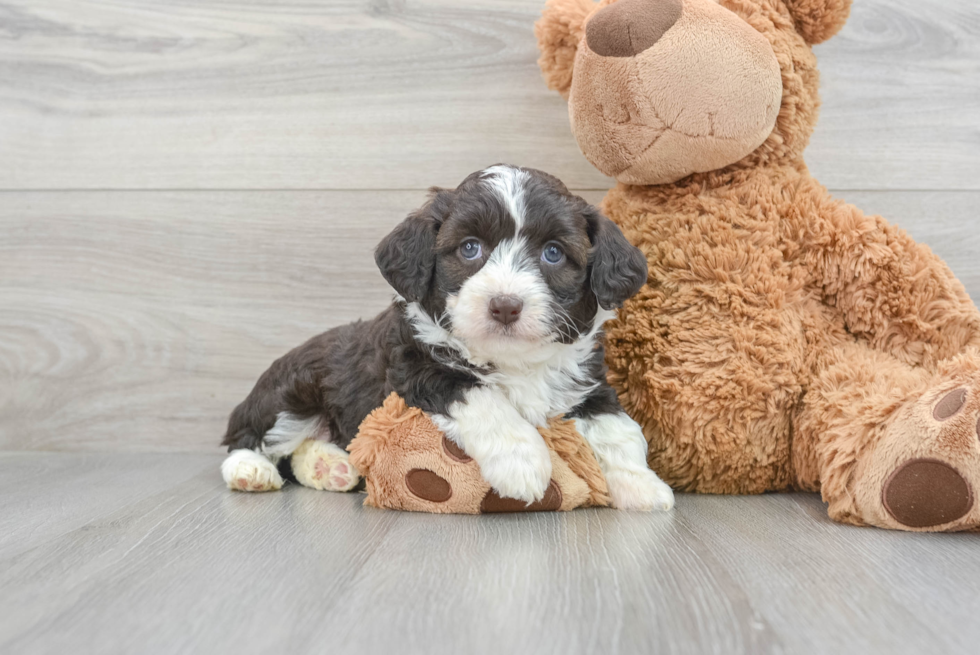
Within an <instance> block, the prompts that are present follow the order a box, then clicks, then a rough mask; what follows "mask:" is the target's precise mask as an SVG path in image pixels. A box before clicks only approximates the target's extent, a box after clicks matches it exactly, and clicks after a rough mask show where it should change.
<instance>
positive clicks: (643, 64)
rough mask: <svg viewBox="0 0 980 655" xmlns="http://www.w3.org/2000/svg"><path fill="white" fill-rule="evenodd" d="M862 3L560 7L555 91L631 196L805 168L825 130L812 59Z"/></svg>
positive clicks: (544, 29) (626, 0) (604, 1)
mask: <svg viewBox="0 0 980 655" xmlns="http://www.w3.org/2000/svg"><path fill="white" fill-rule="evenodd" d="M850 4H851V0H601V1H600V2H599V3H594V2H592V0H549V1H548V4H547V7H546V8H545V11H544V15H543V16H542V18H541V19H540V20H539V21H538V24H537V25H536V33H537V36H538V45H539V47H540V49H541V59H540V60H539V62H538V63H539V64H540V65H541V69H542V71H543V72H544V74H545V79H546V80H547V82H548V86H549V87H551V88H552V89H555V90H557V91H559V92H560V93H561V94H562V95H563V96H565V97H566V98H567V99H568V110H569V116H570V118H571V124H572V131H573V132H574V133H575V138H576V139H577V140H578V143H579V146H580V147H581V148H582V152H583V153H584V154H585V156H586V157H587V158H588V159H589V161H590V162H592V164H593V165H594V166H595V167H596V168H598V169H599V170H600V171H602V172H603V173H605V174H606V175H609V176H612V177H615V178H616V179H618V180H619V181H620V182H624V183H627V184H667V183H670V182H675V181H677V180H679V179H681V178H683V177H686V176H688V175H690V174H692V173H705V172H708V171H716V170H718V169H722V168H725V167H728V166H733V165H734V166H743V167H744V166H758V165H761V164H764V163H766V162H772V161H779V160H785V159H788V158H794V157H799V156H800V155H802V152H803V149H804V148H805V147H806V144H807V141H808V140H809V137H810V133H811V132H812V130H813V126H814V123H815V122H816V118H817V105H818V104H819V98H818V95H817V91H818V85H819V81H818V75H817V68H816V59H815V58H814V56H813V53H812V51H811V49H810V46H811V45H813V44H815V43H820V42H822V41H824V40H826V39H828V38H830V37H831V36H833V35H834V34H835V33H836V32H837V31H838V30H839V29H840V28H841V26H843V24H844V21H846V20H847V16H848V13H849V11H850Z"/></svg>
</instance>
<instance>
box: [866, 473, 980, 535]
mask: <svg viewBox="0 0 980 655" xmlns="http://www.w3.org/2000/svg"><path fill="white" fill-rule="evenodd" d="M881 500H882V503H884V506H885V510H886V511H887V512H888V514H889V515H891V517H892V518H893V519H895V520H896V521H898V522H899V523H901V524H902V525H904V526H907V527H910V528H934V527H937V526H940V525H944V524H946V523H952V522H953V521H958V520H959V519H961V518H963V517H964V516H966V515H967V514H969V513H970V510H971V509H973V490H972V489H971V488H970V484H969V482H967V481H966V479H964V478H963V476H962V475H960V473H959V472H958V471H957V470H956V469H955V468H953V467H952V466H950V465H949V464H946V463H945V462H942V461H940V460H937V459H913V460H910V461H908V462H905V463H904V464H902V465H901V466H899V467H898V468H897V469H895V471H894V472H893V473H892V474H891V475H890V476H889V477H888V479H887V480H886V481H885V484H884V487H883V488H882V493H881Z"/></svg>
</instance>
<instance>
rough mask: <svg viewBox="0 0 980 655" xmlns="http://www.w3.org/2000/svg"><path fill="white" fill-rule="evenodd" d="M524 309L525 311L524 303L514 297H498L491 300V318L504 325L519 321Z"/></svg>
mask: <svg viewBox="0 0 980 655" xmlns="http://www.w3.org/2000/svg"><path fill="white" fill-rule="evenodd" d="M522 309H524V302H523V301H522V300H521V299H520V298H515V297H514V296H497V297H496V298H493V299H491V300H490V316H491V317H492V318H493V320H495V321H497V322H498V323H503V324H504V325H509V324H510V323H513V322H514V321H516V320H517V319H519V318H520V317H521V310H522Z"/></svg>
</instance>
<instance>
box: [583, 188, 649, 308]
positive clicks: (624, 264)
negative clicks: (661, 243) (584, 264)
mask: <svg viewBox="0 0 980 655" xmlns="http://www.w3.org/2000/svg"><path fill="white" fill-rule="evenodd" d="M585 217H586V220H587V221H588V223H589V239H591V241H592V252H591V253H590V255H589V265H590V267H591V272H590V279H591V282H592V292H593V293H594V294H595V297H596V300H598V301H599V305H600V306H601V307H602V308H603V309H613V308H615V307H622V306H623V303H624V302H626V300H627V299H629V298H632V297H633V296H634V295H636V292H637V291H639V290H640V287H642V286H643V285H644V284H646V281H647V260H646V258H645V257H644V256H643V253H642V252H640V249H639V248H637V247H636V246H634V245H633V244H631V243H630V242H629V241H627V240H626V237H625V236H623V231H622V230H620V229H619V226H618V225H616V224H615V223H613V222H612V221H611V220H609V219H608V218H606V217H605V216H603V215H602V214H600V213H599V210H597V209H596V208H595V207H591V206H590V207H589V208H588V209H587V210H586V211H585Z"/></svg>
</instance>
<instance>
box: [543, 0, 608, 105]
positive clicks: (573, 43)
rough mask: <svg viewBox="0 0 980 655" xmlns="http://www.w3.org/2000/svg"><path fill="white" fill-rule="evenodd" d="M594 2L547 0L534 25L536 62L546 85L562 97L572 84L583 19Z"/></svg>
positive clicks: (590, 11)
mask: <svg viewBox="0 0 980 655" xmlns="http://www.w3.org/2000/svg"><path fill="white" fill-rule="evenodd" d="M595 7H596V4H595V3H594V2H592V0H548V4H547V5H546V6H545V8H544V13H543V14H542V16H541V18H540V19H539V20H538V22H537V23H535V25H534V34H535V36H537V37H538V49H539V50H540V51H541V57H540V58H539V59H538V66H540V67H541V72H542V73H544V79H545V81H546V82H547V83H548V88H549V89H553V90H555V91H557V92H558V93H560V94H562V96H564V97H565V98H567V97H568V90H569V89H570V88H571V87H572V67H573V66H574V65H575V52H576V50H578V44H579V42H580V41H581V40H582V35H583V34H585V19H586V18H587V17H588V15H589V14H591V13H592V10H593V9H595Z"/></svg>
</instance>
